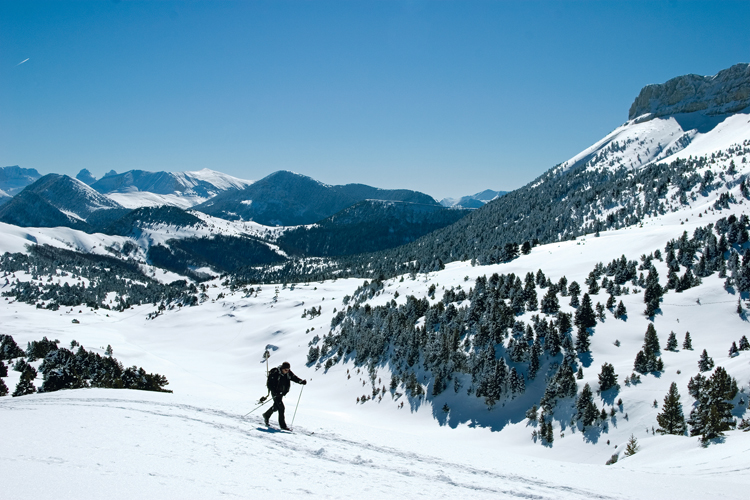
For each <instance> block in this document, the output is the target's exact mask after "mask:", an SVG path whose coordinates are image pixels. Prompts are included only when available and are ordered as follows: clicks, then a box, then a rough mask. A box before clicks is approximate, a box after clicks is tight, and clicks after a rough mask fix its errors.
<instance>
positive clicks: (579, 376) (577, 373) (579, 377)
mask: <svg viewBox="0 0 750 500" xmlns="http://www.w3.org/2000/svg"><path fill="white" fill-rule="evenodd" d="M576 378H577V379H578V380H583V368H581V367H580V366H579V367H578V372H576Z"/></svg>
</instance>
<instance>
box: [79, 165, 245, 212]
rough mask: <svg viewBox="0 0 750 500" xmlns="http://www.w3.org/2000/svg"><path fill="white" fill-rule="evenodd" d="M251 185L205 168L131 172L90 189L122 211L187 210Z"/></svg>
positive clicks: (106, 180)
mask: <svg viewBox="0 0 750 500" xmlns="http://www.w3.org/2000/svg"><path fill="white" fill-rule="evenodd" d="M253 182H254V181H248V180H244V179H240V178H238V177H234V176H231V175H228V174H224V173H222V172H217V171H215V170H211V169H208V168H204V169H202V170H197V171H191V172H144V171H140V170H133V171H129V172H125V173H123V174H116V175H110V176H106V177H104V178H102V179H100V180H99V181H97V182H95V183H94V184H93V187H94V188H95V189H97V190H99V191H100V192H102V193H105V194H106V195H107V196H109V197H110V198H112V199H113V200H115V201H117V202H118V203H119V204H121V205H122V206H124V207H126V208H139V207H151V206H158V205H172V206H176V207H179V208H182V209H187V208H190V207H193V206H195V205H199V204H201V203H203V202H205V201H207V200H209V199H211V198H212V197H214V196H216V195H217V194H219V193H222V192H224V191H228V190H236V189H243V188H245V187H247V186H249V185H251V184H252V183H253Z"/></svg>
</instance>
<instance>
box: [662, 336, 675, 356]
mask: <svg viewBox="0 0 750 500" xmlns="http://www.w3.org/2000/svg"><path fill="white" fill-rule="evenodd" d="M664 349H665V350H667V351H673V352H674V351H676V350H677V335H675V333H674V332H669V338H668V339H667V346H666V347H665V348H664Z"/></svg>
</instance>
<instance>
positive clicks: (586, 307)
mask: <svg viewBox="0 0 750 500" xmlns="http://www.w3.org/2000/svg"><path fill="white" fill-rule="evenodd" d="M575 324H576V326H579V327H581V328H584V329H585V328H591V327H594V326H596V315H595V314H594V308H593V307H592V306H591V297H589V294H588V293H584V294H583V298H582V299H581V305H580V307H579V308H578V310H577V311H576V315H575Z"/></svg>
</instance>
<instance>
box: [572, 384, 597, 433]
mask: <svg viewBox="0 0 750 500" xmlns="http://www.w3.org/2000/svg"><path fill="white" fill-rule="evenodd" d="M598 416H599V411H598V410H597V409H596V405H595V404H594V394H593V393H592V392H591V386H589V384H586V385H584V386H583V390H581V393H580V394H579V395H578V399H577V400H576V419H577V420H580V421H581V423H582V424H583V427H584V428H586V427H587V426H589V425H591V424H593V423H594V422H595V421H596V419H597V417H598Z"/></svg>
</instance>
